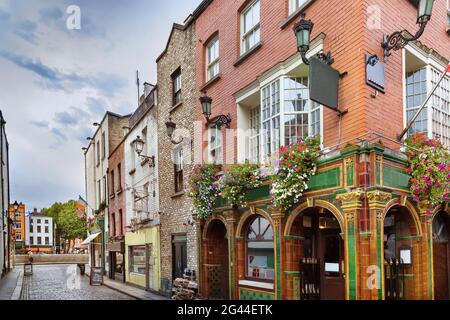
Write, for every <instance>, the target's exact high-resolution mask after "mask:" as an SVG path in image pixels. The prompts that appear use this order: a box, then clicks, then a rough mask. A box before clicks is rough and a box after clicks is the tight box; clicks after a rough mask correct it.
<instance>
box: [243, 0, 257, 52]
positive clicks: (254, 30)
mask: <svg viewBox="0 0 450 320" xmlns="http://www.w3.org/2000/svg"><path fill="white" fill-rule="evenodd" d="M256 4H258V6H259V21H258V23H255V24H254V25H253V26H252V27H251V28H250V30H245V15H246V14H247V13H248V12H249V11H251V10H252V9H253V8H254V6H255V5H256ZM256 33H258V34H259V41H258V42H256V43H255V44H254V45H253V46H252V47H249V48H247V47H246V40H247V38H248V37H250V36H251V35H253V34H256ZM260 41H261V1H260V0H255V1H252V2H251V3H250V4H249V5H248V6H247V7H246V8H245V9H244V10H242V13H241V55H242V54H244V53H246V52H248V51H250V50H252V49H253V48H254V47H255V46H256V45H257V44H258V43H259V42H260Z"/></svg>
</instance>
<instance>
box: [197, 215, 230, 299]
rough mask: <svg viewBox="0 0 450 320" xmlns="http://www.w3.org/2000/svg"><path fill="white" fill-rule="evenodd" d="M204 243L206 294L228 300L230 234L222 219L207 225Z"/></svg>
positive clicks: (210, 297) (207, 296) (212, 297)
mask: <svg viewBox="0 0 450 320" xmlns="http://www.w3.org/2000/svg"><path fill="white" fill-rule="evenodd" d="M204 243H205V249H206V250H205V260H204V261H205V263H204V265H203V267H204V270H205V276H206V279H205V280H206V288H205V289H206V292H205V296H206V298H208V299H214V300H226V299H228V297H229V289H228V285H229V284H228V281H229V265H228V264H229V261H228V235H227V228H226V226H225V224H224V223H223V222H222V221H221V220H217V219H215V220H212V221H211V222H210V223H209V224H208V225H207V230H206V239H204Z"/></svg>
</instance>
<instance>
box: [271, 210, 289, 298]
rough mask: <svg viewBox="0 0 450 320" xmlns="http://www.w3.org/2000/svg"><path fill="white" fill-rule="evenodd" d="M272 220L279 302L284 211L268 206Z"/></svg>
mask: <svg viewBox="0 0 450 320" xmlns="http://www.w3.org/2000/svg"><path fill="white" fill-rule="evenodd" d="M269 209H270V212H271V216H272V220H273V236H274V245H275V299H276V300H281V299H282V293H283V287H284V283H283V281H282V280H283V279H282V272H283V265H284V262H283V261H282V260H283V259H282V257H283V254H282V253H283V249H284V248H283V245H284V239H283V238H282V227H283V219H284V217H285V215H286V213H285V211H283V210H282V209H280V208H277V207H274V206H270V207H269Z"/></svg>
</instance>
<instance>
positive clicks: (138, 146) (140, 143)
mask: <svg viewBox="0 0 450 320" xmlns="http://www.w3.org/2000/svg"><path fill="white" fill-rule="evenodd" d="M133 145H134V149H135V151H136V153H137V155H138V156H139V157H141V158H143V159H144V160H149V161H150V167H152V168H154V167H155V156H151V157H149V156H146V155H143V154H142V152H143V151H144V145H145V141H144V140H142V139H141V137H140V136H137V138H136V139H134V141H133Z"/></svg>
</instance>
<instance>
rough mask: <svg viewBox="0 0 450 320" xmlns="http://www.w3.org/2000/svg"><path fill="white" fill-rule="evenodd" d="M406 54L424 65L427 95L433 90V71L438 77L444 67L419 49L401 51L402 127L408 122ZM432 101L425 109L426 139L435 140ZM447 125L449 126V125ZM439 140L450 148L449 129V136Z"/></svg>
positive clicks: (434, 108)
mask: <svg viewBox="0 0 450 320" xmlns="http://www.w3.org/2000/svg"><path fill="white" fill-rule="evenodd" d="M406 52H409V53H410V54H412V55H414V56H415V57H416V58H418V59H419V60H421V61H422V62H423V64H424V65H425V67H424V68H425V69H426V82H427V93H430V92H431V90H432V89H433V83H432V75H433V71H434V72H437V73H438V74H439V75H441V74H442V72H443V70H444V68H445V67H446V66H445V65H444V64H442V63H438V62H437V60H436V59H434V58H432V57H431V56H427V55H425V54H424V53H422V51H420V49H418V48H417V47H415V46H412V45H409V44H408V45H407V46H406V47H405V48H404V49H403V51H402V53H403V68H402V69H403V70H402V74H403V121H404V126H406V125H407V120H408V119H407V113H406V109H407V108H406V107H407V100H406V98H407V92H406V90H407V82H406ZM444 81H447V83H450V77H448V76H447V77H446V78H445V79H444ZM449 85H450V84H449ZM442 86H443V84H441V87H442ZM437 93H439V89H438V91H437V92H436V94H437ZM436 94H435V95H436ZM449 99H450V98H449ZM434 101H435V98H434V97H433V98H432V99H430V102H429V103H428V105H427V107H426V108H425V110H426V112H427V137H428V138H430V139H432V138H435V135H436V133H435V130H434V123H435V122H436V121H437V120H435V119H433V115H434V110H436V109H437V108H436V107H435V106H434ZM438 112H442V111H441V110H438ZM449 112H450V110H449V111H444V113H447V114H448V113H449ZM449 115H450V114H449ZM449 121H450V120H449ZM448 125H449V126H450V123H449V124H448ZM441 140H442V142H443V143H444V145H446V146H447V147H450V129H449V136H447V137H444V139H441ZM444 140H446V141H448V142H445V141H444Z"/></svg>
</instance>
